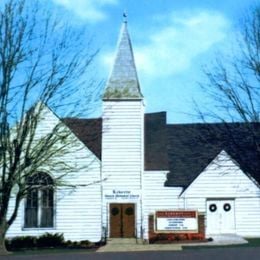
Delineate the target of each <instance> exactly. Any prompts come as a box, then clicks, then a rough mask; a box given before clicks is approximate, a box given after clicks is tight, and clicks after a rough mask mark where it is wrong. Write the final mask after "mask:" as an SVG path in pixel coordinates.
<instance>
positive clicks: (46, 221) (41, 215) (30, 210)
mask: <svg viewBox="0 0 260 260" xmlns="http://www.w3.org/2000/svg"><path fill="white" fill-rule="evenodd" d="M26 182H27V185H28V187H29V190H28V194H27V197H26V202H25V214H24V216H25V219H24V227H25V228H48V227H53V225H54V221H53V218H54V188H53V184H54V182H53V179H52V178H51V177H50V176H49V175H48V174H46V173H42V172H40V173H36V174H34V175H32V176H30V177H28V178H27V180H26Z"/></svg>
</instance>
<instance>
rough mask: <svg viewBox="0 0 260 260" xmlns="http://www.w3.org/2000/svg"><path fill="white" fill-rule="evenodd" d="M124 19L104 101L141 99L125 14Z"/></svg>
mask: <svg viewBox="0 0 260 260" xmlns="http://www.w3.org/2000/svg"><path fill="white" fill-rule="evenodd" d="M124 18H125V19H124V22H123V24H122V27H121V32H120V36H119V40H118V44H117V51H116V57H115V60H114V65H113V69H112V73H111V75H110V77H109V79H108V81H107V84H106V89H105V93H104V96H103V99H105V100H109V99H142V98H143V96H142V93H141V90H140V86H139V81H138V76H137V72H136V67H135V61H134V55H133V49H132V44H131V40H130V37H129V34H128V30H127V21H126V16H125V14H124Z"/></svg>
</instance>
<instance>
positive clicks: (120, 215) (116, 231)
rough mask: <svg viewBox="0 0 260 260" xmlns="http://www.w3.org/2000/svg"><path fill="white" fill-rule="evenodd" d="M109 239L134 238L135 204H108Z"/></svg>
mask: <svg viewBox="0 0 260 260" xmlns="http://www.w3.org/2000/svg"><path fill="white" fill-rule="evenodd" d="M109 210H110V237H111V238H120V237H121V238H131V237H135V204H132V203H131V204H130V203H128V204H118V203H112V204H110V208H109Z"/></svg>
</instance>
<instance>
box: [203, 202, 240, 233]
mask: <svg viewBox="0 0 260 260" xmlns="http://www.w3.org/2000/svg"><path fill="white" fill-rule="evenodd" d="M234 206H235V203H234V200H232V199H221V200H213V199H210V200H207V233H208V234H225V233H235V209H234V208H235V207H234Z"/></svg>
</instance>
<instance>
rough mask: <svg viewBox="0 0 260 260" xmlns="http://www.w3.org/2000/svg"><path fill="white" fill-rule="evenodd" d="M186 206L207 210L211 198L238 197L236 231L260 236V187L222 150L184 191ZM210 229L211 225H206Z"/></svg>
mask: <svg viewBox="0 0 260 260" xmlns="http://www.w3.org/2000/svg"><path fill="white" fill-rule="evenodd" d="M181 198H183V199H184V206H185V208H186V209H198V211H199V212H203V213H205V221H206V225H207V209H206V201H207V199H216V200H221V199H234V203H235V233H236V234H239V235H243V236H252V237H254V236H260V218H259V216H260V190H259V187H258V185H257V184H256V182H255V181H254V179H253V178H251V177H250V176H248V175H246V174H245V173H244V172H243V171H242V170H241V169H240V168H239V166H238V165H237V164H236V163H235V162H234V161H233V160H232V158H230V156H229V155H228V154H227V153H226V152H225V151H222V152H221V153H220V154H219V155H218V156H217V157H216V158H215V159H214V160H213V161H212V162H211V163H210V164H209V165H208V166H207V167H206V169H205V170H204V171H203V172H202V173H201V174H200V175H199V176H198V177H197V178H196V179H195V180H194V181H193V183H192V184H191V185H190V186H189V187H188V188H187V189H186V191H185V192H184V193H183V194H182V195H181ZM206 230H207V229H206Z"/></svg>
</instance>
